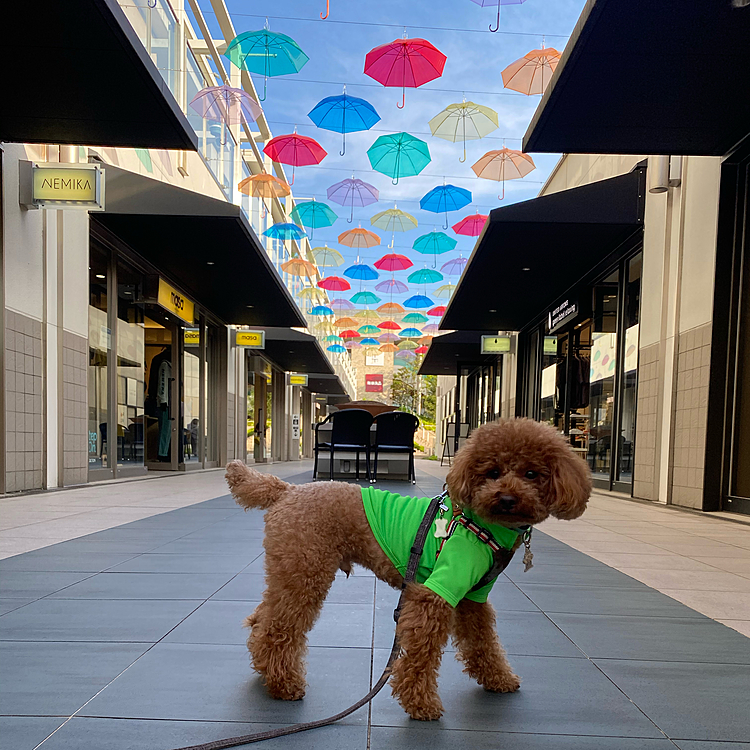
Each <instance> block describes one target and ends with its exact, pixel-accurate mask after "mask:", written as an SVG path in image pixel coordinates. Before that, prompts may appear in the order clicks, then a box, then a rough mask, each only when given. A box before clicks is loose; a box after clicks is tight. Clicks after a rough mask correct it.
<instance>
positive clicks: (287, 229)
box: [263, 223, 307, 240]
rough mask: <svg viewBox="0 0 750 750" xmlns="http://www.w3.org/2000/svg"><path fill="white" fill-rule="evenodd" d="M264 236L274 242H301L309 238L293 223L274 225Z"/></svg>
mask: <svg viewBox="0 0 750 750" xmlns="http://www.w3.org/2000/svg"><path fill="white" fill-rule="evenodd" d="M263 235H264V236H265V237H270V238H271V239H274V240H301V239H302V238H303V237H307V234H306V233H305V231H304V230H303V229H301V228H300V227H298V226H297V225H296V224H291V223H285V224H274V225H273V226H270V227H268V229H266V231H265V232H263Z"/></svg>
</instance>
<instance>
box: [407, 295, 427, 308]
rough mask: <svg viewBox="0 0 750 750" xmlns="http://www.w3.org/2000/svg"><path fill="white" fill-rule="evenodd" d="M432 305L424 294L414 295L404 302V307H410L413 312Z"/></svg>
mask: <svg viewBox="0 0 750 750" xmlns="http://www.w3.org/2000/svg"><path fill="white" fill-rule="evenodd" d="M432 304H434V303H433V301H432V300H431V299H430V298H429V297H427V296H425V295H424V294H415V295H414V296H413V297H409V299H407V300H404V307H410V308H412V309H413V310H419V309H420V308H421V307H429V306H430V305H432Z"/></svg>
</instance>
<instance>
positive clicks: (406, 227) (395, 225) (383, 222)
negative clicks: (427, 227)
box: [370, 206, 417, 248]
mask: <svg viewBox="0 0 750 750" xmlns="http://www.w3.org/2000/svg"><path fill="white" fill-rule="evenodd" d="M370 224H371V225H372V226H374V227H377V228H378V229H384V230H385V231H386V232H390V233H391V244H390V245H388V247H389V248H392V247H393V245H394V244H395V243H394V238H395V236H396V232H408V231H410V230H411V229H414V228H415V227H416V226H417V220H416V219H415V218H414V217H413V216H412V215H411V214H407V213H406V211H402V210H401V209H400V208H398V207H397V206H394V207H393V208H389V209H387V210H386V211H381V212H380V213H379V214H375V216H373V217H372V219H370Z"/></svg>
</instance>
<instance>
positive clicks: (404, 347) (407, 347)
mask: <svg viewBox="0 0 750 750" xmlns="http://www.w3.org/2000/svg"><path fill="white" fill-rule="evenodd" d="M397 346H398V348H399V349H400V350H401V351H411V350H412V349H416V348H417V346H418V344H415V343H414V342H413V341H408V340H406V341H399V342H398V344H397Z"/></svg>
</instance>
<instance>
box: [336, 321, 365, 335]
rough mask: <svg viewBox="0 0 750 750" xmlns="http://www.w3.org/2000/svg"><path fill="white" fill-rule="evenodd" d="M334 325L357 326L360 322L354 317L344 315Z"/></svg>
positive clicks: (338, 326) (339, 326) (343, 326)
mask: <svg viewBox="0 0 750 750" xmlns="http://www.w3.org/2000/svg"><path fill="white" fill-rule="evenodd" d="M333 325H335V326H336V328H356V327H357V326H358V325H359V323H358V322H357V321H356V320H354V318H349V317H344V318H339V319H338V320H336V321H335V322H334V324H333ZM358 335H359V334H358Z"/></svg>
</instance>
